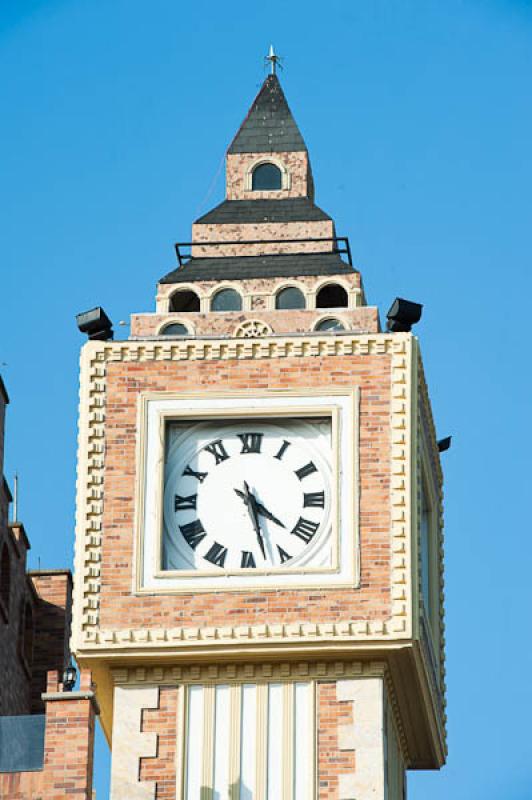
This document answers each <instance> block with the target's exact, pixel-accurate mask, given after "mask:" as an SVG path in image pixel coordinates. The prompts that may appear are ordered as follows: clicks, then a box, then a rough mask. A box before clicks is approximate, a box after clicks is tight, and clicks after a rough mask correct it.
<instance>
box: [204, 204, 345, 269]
mask: <svg viewBox="0 0 532 800" xmlns="http://www.w3.org/2000/svg"><path fill="white" fill-rule="evenodd" d="M254 194H255V193H254ZM333 236H334V223H333V221H332V220H316V221H313V222H277V223H275V222H256V223H247V224H241V225H236V224H234V225H228V224H224V225H219V224H200V225H197V224H196V225H193V226H192V240H193V241H194V242H195V244H194V246H193V247H192V250H191V255H193V256H194V257H195V258H200V257H203V256H206V257H208V258H215V257H217V256H257V255H261V256H262V255H268V254H270V255H271V254H275V253H327V252H329V253H330V252H331V251H332V250H333V246H334V242H292V243H285V242H277V243H275V244H273V243H269V244H246V245H242V244H232V245H228V244H225V245H218V246H207V247H204V246H202V245H201V244H200V242H241V241H243V240H248V241H255V240H257V239H330V238H332V237H333Z"/></svg>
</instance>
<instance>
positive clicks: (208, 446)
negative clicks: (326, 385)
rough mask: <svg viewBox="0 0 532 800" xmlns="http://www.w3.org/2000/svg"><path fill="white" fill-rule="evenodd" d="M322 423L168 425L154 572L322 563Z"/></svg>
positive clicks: (325, 476) (326, 427) (326, 507)
mask: <svg viewBox="0 0 532 800" xmlns="http://www.w3.org/2000/svg"><path fill="white" fill-rule="evenodd" d="M330 450H331V424H330V419H326V418H324V419H318V420H304V421H302V420H295V419H289V418H287V419H282V418H281V419H279V420H278V421H276V422H275V423H272V422H266V421H264V420H253V419H245V420H243V421H242V422H234V421H227V422H224V421H216V422H212V421H211V422H200V423H192V422H188V423H182V422H179V423H178V422H176V423H173V422H170V423H167V430H166V457H165V479H164V501H163V502H164V535H163V555H162V562H163V569H164V570H193V571H202V572H205V571H208V572H213V571H214V572H218V573H219V572H220V571H223V570H225V571H229V572H235V571H241V570H248V571H252V572H253V571H254V572H258V571H264V570H267V571H272V570H276V569H282V570H287V569H288V570H289V569H301V568H303V567H306V568H312V567H318V566H320V567H324V566H325V567H326V566H329V565H330V563H331V546H330V540H331V504H332V495H331V492H332V481H331V460H330Z"/></svg>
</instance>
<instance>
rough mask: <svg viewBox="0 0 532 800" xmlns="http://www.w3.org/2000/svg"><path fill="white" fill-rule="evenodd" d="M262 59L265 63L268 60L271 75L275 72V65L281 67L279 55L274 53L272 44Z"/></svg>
mask: <svg viewBox="0 0 532 800" xmlns="http://www.w3.org/2000/svg"><path fill="white" fill-rule="evenodd" d="M264 61H265V63H268V62H269V63H270V74H271V75H276V74H277V67H279V69H282V68H283V65H282V64H281V57H280V56H278V55H277V54H276V52H275V50H274V49H273V44H271V45H270V52H269V53H268V55H267V56H266V58H265V59H264Z"/></svg>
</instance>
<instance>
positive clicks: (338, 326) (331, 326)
mask: <svg viewBox="0 0 532 800" xmlns="http://www.w3.org/2000/svg"><path fill="white" fill-rule="evenodd" d="M314 330H315V331H345V325H344V324H343V323H342V322H340V320H339V319H333V318H332V317H331V318H329V319H322V320H320V322H318V324H317V325H316V327H315V328H314Z"/></svg>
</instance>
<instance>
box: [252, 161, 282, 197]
mask: <svg viewBox="0 0 532 800" xmlns="http://www.w3.org/2000/svg"><path fill="white" fill-rule="evenodd" d="M251 188H252V189H253V191H254V192H255V191H256V192H262V191H275V190H276V189H282V175H281V170H280V169H279V167H276V166H275V164H259V166H258V167H255V169H254V170H253V175H252V176H251Z"/></svg>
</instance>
